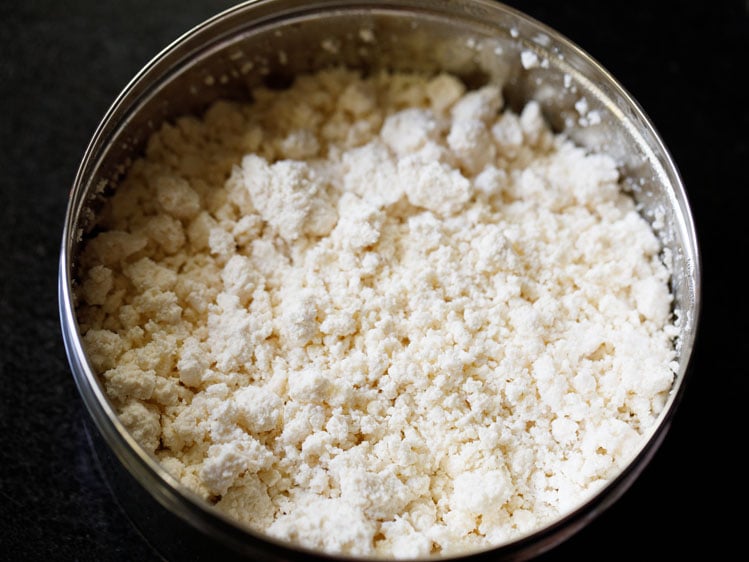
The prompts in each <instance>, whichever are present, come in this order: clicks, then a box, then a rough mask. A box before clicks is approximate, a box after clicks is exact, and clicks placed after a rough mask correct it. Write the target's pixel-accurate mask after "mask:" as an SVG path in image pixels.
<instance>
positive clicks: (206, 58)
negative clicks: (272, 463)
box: [59, 0, 700, 560]
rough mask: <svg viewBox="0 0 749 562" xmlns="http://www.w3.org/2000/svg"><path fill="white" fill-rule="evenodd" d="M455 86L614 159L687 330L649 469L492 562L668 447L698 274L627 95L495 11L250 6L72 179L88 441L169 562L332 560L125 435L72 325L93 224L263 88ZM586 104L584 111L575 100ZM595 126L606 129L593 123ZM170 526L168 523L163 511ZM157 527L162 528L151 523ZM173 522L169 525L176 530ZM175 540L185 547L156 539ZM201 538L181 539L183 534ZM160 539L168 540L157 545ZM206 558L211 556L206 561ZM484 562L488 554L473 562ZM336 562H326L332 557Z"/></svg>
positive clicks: (146, 82) (606, 501)
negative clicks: (126, 190) (130, 180)
mask: <svg viewBox="0 0 749 562" xmlns="http://www.w3.org/2000/svg"><path fill="white" fill-rule="evenodd" d="M336 65H344V66H347V67H351V68H356V69H361V70H362V71H363V72H365V73H366V72H372V71H375V70H377V69H382V68H386V69H393V70H413V71H426V72H434V71H438V70H441V71H447V72H451V73H454V74H456V75H458V76H459V77H461V78H462V79H463V80H465V81H466V82H467V83H468V84H469V85H480V84H485V83H496V84H499V85H501V87H502V90H503V94H504V96H505V99H506V101H507V103H508V104H509V106H511V107H512V108H513V109H519V108H521V107H522V106H523V105H524V104H525V103H526V102H528V101H530V100H536V101H538V102H539V103H540V105H541V107H542V110H543V113H544V116H545V117H546V118H547V119H548V121H549V122H550V123H551V125H552V127H553V129H554V130H555V131H557V132H564V133H565V134H567V135H569V136H570V137H571V138H572V139H573V140H575V141H576V142H577V143H579V144H580V145H582V146H584V147H587V148H589V149H591V150H599V151H605V152H608V153H609V154H611V155H612V156H614V157H615V158H616V159H617V161H618V163H619V165H620V168H621V172H622V176H623V177H624V178H625V189H627V190H628V191H629V192H631V193H632V195H633V196H634V197H635V198H636V200H637V201H638V203H639V204H640V207H641V211H642V213H643V215H644V216H645V217H646V218H647V219H648V220H649V222H650V223H651V224H652V225H653V227H654V229H655V230H656V232H657V234H658V236H659V237H660V239H661V241H662V243H663V246H664V252H663V258H664V260H666V261H667V263H668V264H669V265H670V267H671V269H672V272H673V277H672V290H673V294H674V297H675V300H674V310H675V311H676V313H677V314H678V317H679V328H680V333H679V336H678V338H677V349H678V354H679V369H678V373H677V377H676V381H675V383H674V386H673V389H672V391H671V394H670V397H669V399H668V401H667V403H666V406H665V408H664V410H663V412H662V413H661V416H660V418H659V420H658V423H657V424H656V425H655V426H654V427H653V428H652V429H651V430H650V433H649V434H648V435H647V436H646V438H645V439H644V440H643V445H642V448H641V450H640V454H639V455H638V456H637V458H636V459H634V461H633V462H632V463H631V464H630V465H629V466H628V467H627V468H626V469H625V470H624V471H622V473H621V474H620V475H619V476H618V477H617V478H616V479H615V480H614V481H612V482H611V483H610V484H609V485H608V486H607V487H606V488H604V489H603V490H601V492H599V493H598V494H597V495H596V496H595V497H594V498H591V499H590V500H589V501H588V502H587V503H585V504H584V505H581V507H580V508H579V509H578V510H577V511H575V512H574V513H570V514H568V515H567V516H565V517H564V518H562V519H560V520H559V521H557V522H555V523H554V524H552V525H550V526H548V527H546V528H544V529H540V530H538V531H537V532H535V533H533V534H531V535H529V536H527V537H524V538H522V539H520V540H517V541H514V542H512V543H509V544H505V545H499V546H498V547H497V548H496V549H492V551H490V552H485V553H483V555H486V556H491V557H492V559H495V560H496V559H502V558H507V559H509V558H512V559H513V560H519V559H525V558H529V557H531V556H534V555H536V554H538V553H540V552H542V551H544V550H547V549H549V548H552V547H553V546H555V545H556V544H559V542H561V541H562V540H565V539H566V538H567V537H569V536H570V535H571V534H573V533H575V532H576V531H577V530H579V529H580V528H581V527H582V526H583V525H585V524H587V522H589V521H590V519H592V518H593V517H595V516H596V515H597V514H598V513H600V512H601V511H602V510H604V509H606V508H607V507H608V506H609V505H611V503H612V502H614V501H615V500H616V499H617V498H618V497H619V496H620V495H621V494H622V493H624V492H625V491H626V489H627V488H628V487H629V485H630V484H631V483H632V482H633V481H634V479H635V478H636V477H637V475H638V474H639V473H640V472H641V470H642V469H643V468H644V466H645V465H646V464H647V462H648V461H649V459H650V458H651V457H652V455H653V454H654V452H655V450H656V449H657V447H658V445H659V444H660V442H661V441H662V439H663V438H664V436H665V434H666V431H667V429H668V426H669V423H670V419H671V417H672V415H673V413H674V410H675V409H676V407H677V405H678V402H679V399H680V396H681V394H682V390H683V386H684V381H685V378H686V374H687V371H688V366H689V361H690V356H691V353H692V348H693V345H694V340H695V337H696V333H697V324H698V317H699V306H700V266H699V255H698V246H697V239H696V233H695V229H694V225H693V222H692V218H691V214H690V209H689V205H688V202H687V198H686V194H685V191H684V187H683V185H682V183H681V179H680V177H679V174H678V171H677V169H676V166H675V165H674V163H673V162H672V160H671V157H670V156H669V153H668V150H667V149H666V147H665V146H664V145H663V143H662V142H661V140H660V138H659V136H658V134H657V132H656V131H655V129H654V127H653V126H652V124H651V123H650V121H649V120H648V118H647V117H646V115H645V113H644V112H643V111H642V109H641V108H640V107H639V105H638V104H637V102H636V101H634V100H633V99H632V98H631V97H630V96H629V95H628V94H627V92H626V91H625V90H624V89H623V88H622V87H621V86H620V85H619V84H618V83H617V81H616V80H615V78H613V77H612V76H610V75H609V74H608V73H607V72H606V70H605V69H603V68H602V67H601V66H600V65H599V64H597V63H596V61H595V60H594V59H592V58H591V57H590V56H588V55H587V54H586V53H584V52H583V51H581V50H580V49H579V48H578V47H576V46H575V45H574V44H573V43H571V42H570V41H568V40H567V39H566V38H564V37H562V36H561V35H560V34H559V33H557V32H555V31H554V30H552V29H550V28H548V27H546V26H545V25H543V24H541V23H539V22H537V21H534V20H532V19H530V18H528V17H527V16H525V15H524V14H522V13H519V12H517V11H515V10H513V9H510V8H508V7H505V6H503V5H502V4H499V3H496V2H489V1H486V0H475V1H461V2H436V1H426V0H407V1H397V2H396V1H392V0H390V1H385V2H376V3H375V2H367V1H360V0H348V1H343V0H341V1H335V0H314V1H310V2H304V3H299V2H293V1H288V0H265V1H257V2H247V3H243V4H239V5H237V6H236V7H234V8H232V9H230V10H228V11H226V12H223V13H221V14H218V15H217V16H215V17H214V18H212V19H210V20H208V21H206V22H205V23H204V24H202V25H200V26H198V27H196V28H195V29H193V30H191V31H190V32H188V33H186V34H185V35H183V36H182V37H181V38H179V39H178V40H176V41H175V42H174V43H173V44H172V45H170V46H169V47H168V48H166V49H165V50H164V51H162V52H161V53H160V54H158V55H157V56H156V57H155V58H154V59H153V60H152V61H151V62H150V63H149V64H148V65H147V66H146V67H145V68H143V70H142V71H141V72H140V73H139V74H138V75H137V76H135V78H134V79H133V80H132V81H131V82H130V83H129V84H128V86H127V87H126V88H125V89H124V90H123V91H122V93H121V94H120V96H119V97H118V98H117V99H116V100H115V102H114V103H113V105H112V106H111V108H110V110H109V111H108V113H107V114H106V115H105V116H104V118H103V119H102V121H101V123H100V125H99V128H98V129H97V131H96V132H95V134H94V136H93V138H92V140H91V142H90V145H89V147H88V149H87V151H86V153H85V154H84V156H83V159H82V162H81V164H80V168H79V171H78V174H77V176H76V178H75V182H74V185H73V189H72V192H71V197H70V200H69V206H68V211H67V216H66V222H65V228H64V233H63V241H62V249H61V255H60V277H59V297H60V317H61V323H62V327H63V336H64V340H65V345H66V350H67V353H68V358H69V361H70V365H71V368H72V372H73V375H74V378H75V381H76V384H77V386H78V389H79V392H80V394H81V396H82V399H83V401H84V403H85V406H86V408H87V410H88V413H89V414H90V418H91V420H90V421H91V422H92V423H91V430H92V434H93V437H92V441H93V442H94V449H95V450H96V451H97V452H98V454H99V458H100V460H101V464H102V468H103V470H104V472H105V473H106V474H107V475H108V476H109V477H110V481H111V482H112V488H113V491H114V492H115V494H116V495H118V496H119V497H120V499H121V501H122V504H123V506H124V507H125V508H126V511H128V512H129V513H130V514H131V516H132V517H133V519H134V521H135V523H136V525H137V526H138V527H139V528H140V530H141V532H142V533H143V534H144V535H145V536H146V537H147V538H149V539H150V540H151V542H152V543H153V544H154V546H155V547H156V548H157V549H158V550H160V551H161V552H162V553H163V554H164V555H165V556H166V557H167V558H172V557H174V558H177V557H180V558H185V556H186V555H189V556H187V558H188V559H189V558H198V559H199V558H200V556H199V554H201V553H203V554H205V555H206V556H208V555H209V554H210V553H211V552H213V553H216V552H217V550H220V551H222V552H224V554H226V556H227V557H236V558H238V559H241V558H246V559H249V558H252V559H258V558H265V559H279V560H280V559H294V558H297V557H300V556H305V557H307V559H308V558H309V557H310V556H312V557H319V558H324V557H323V556H322V555H321V554H320V553H311V552H305V551H304V550H303V549H299V548H293V547H291V546H289V545H284V544H280V543H278V542H275V541H273V540H271V539H268V538H267V537H264V536H262V535H261V534H259V533H256V532H254V531H252V530H250V529H246V528H243V527H241V525H238V524H236V523H234V522H232V521H229V520H228V519H226V518H225V517H224V516H222V515H221V514H219V513H217V512H216V511H214V510H213V508H211V507H210V506H209V505H207V504H206V503H205V502H203V501H202V500H200V499H199V498H197V497H194V496H193V495H192V494H191V493H190V492H188V491H186V490H185V489H184V488H183V487H182V486H181V485H180V484H179V483H178V482H177V481H175V480H174V479H173V478H172V477H170V476H169V475H168V474H167V473H166V472H165V471H164V470H163V469H161V468H160V466H159V465H158V463H157V462H156V461H155V460H154V459H153V458H152V457H150V456H149V455H148V454H146V453H145V452H144V451H143V450H141V449H140V447H139V446H138V445H137V443H136V442H135V441H134V440H133V438H132V437H131V436H130V435H129V434H128V432H127V431H126V429H125V428H124V427H123V426H122V424H121V423H120V422H119V421H118V420H117V416H116V414H115V412H114V410H113V408H112V406H111V405H110V403H109V401H108V399H107V398H106V394H105V392H104V389H103V387H102V385H101V383H100V381H99V380H98V378H97V376H96V375H95V374H94V372H93V370H92V368H91V366H90V364H89V362H88V360H87V358H86V355H85V352H84V350H83V346H82V343H81V338H80V334H79V331H78V327H77V323H76V314H75V301H74V290H73V288H74V286H75V283H76V275H77V272H76V255H77V252H78V248H79V246H80V244H81V242H82V241H84V240H85V238H86V236H87V234H88V233H89V231H90V230H91V229H92V228H93V227H94V225H95V219H96V213H97V209H98V208H99V207H100V205H101V204H102V202H103V201H104V200H105V198H106V197H107V195H108V194H109V193H110V192H111V191H112V190H114V189H116V186H117V183H118V181H119V179H120V178H121V177H122V175H123V173H124V172H125V171H126V170H127V166H128V164H129V163H130V162H132V161H133V159H135V158H137V157H138V156H139V154H140V153H141V151H142V149H143V147H144V144H145V142H146V140H147V138H148V136H149V135H150V134H151V133H152V132H153V131H155V130H156V129H158V128H159V127H160V125H161V124H162V123H164V122H166V121H169V120H172V119H174V118H176V117H178V116H181V115H184V114H200V113H201V112H202V111H204V110H205V109H206V107H207V106H208V105H209V104H210V103H211V102H213V101H215V100H216V99H218V98H228V99H235V100H242V101H250V100H249V92H250V91H251V90H252V89H253V88H254V87H256V86H258V85H261V84H263V85H270V86H273V87H283V86H284V85H286V84H288V83H289V82H290V81H291V80H292V79H293V77H294V76H295V75H297V74H299V73H304V72H311V71H314V70H317V69H320V68H323V67H327V66H336ZM583 99H584V100H585V103H584V104H580V103H579V102H580V100H583ZM592 115H595V116H596V117H595V119H592V118H589V117H590V116H592ZM159 510H161V511H159ZM156 515H158V516H156ZM167 521H168V522H169V523H168V524H167V523H166V522H167ZM165 526H166V528H169V529H170V530H172V531H173V532H172V531H170V532H169V536H170V537H172V538H174V537H178V536H181V537H182V538H180V539H178V540H171V541H165V540H163V539H157V538H156V537H157V536H158V534H159V533H158V531H159V529H160V527H161V530H162V531H163V529H164V528H165ZM181 526H184V528H185V529H191V530H194V531H195V533H194V535H193V534H192V533H188V534H185V532H184V529H182V531H181V532H180V531H179V529H180V527H181ZM154 532H156V533H157V534H154ZM203 547H205V548H203ZM476 556H482V553H476ZM328 558H329V557H328Z"/></svg>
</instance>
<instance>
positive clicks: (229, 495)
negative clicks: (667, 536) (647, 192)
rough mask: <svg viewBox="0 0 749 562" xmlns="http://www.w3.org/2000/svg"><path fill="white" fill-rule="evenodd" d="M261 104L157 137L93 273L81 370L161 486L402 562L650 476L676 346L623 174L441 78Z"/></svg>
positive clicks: (282, 528)
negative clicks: (629, 473) (643, 467)
mask: <svg viewBox="0 0 749 562" xmlns="http://www.w3.org/2000/svg"><path fill="white" fill-rule="evenodd" d="M331 48H332V47H331ZM530 54H532V53H529V55H527V56H526V57H525V58H526V59H527V60H525V61H524V64H526V65H532V64H534V63H535V61H533V60H531V57H530ZM253 99H254V100H255V101H254V102H253V104H252V105H239V104H236V103H230V102H218V103H216V104H215V105H214V106H212V107H211V108H210V109H209V110H208V112H207V113H206V114H205V115H204V116H202V117H201V118H197V117H184V118H181V119H179V120H177V121H176V122H174V123H172V124H167V125H164V126H163V127H162V128H161V129H160V130H159V131H158V132H157V133H156V134H154V135H153V137H152V138H151V139H150V141H149V143H148V146H147V150H146V154H145V156H144V157H143V158H142V159H140V160H138V161H136V162H135V163H134V164H133V166H132V167H131V168H130V170H129V173H128V175H127V177H126V178H125V180H124V181H123V182H122V184H121V185H120V186H119V188H118V189H117V190H116V192H115V194H114V195H113V196H112V198H111V200H110V201H109V203H108V205H107V206H106V208H105V209H104V210H103V211H102V213H101V217H100V221H99V224H98V228H97V232H98V234H96V236H95V237H93V238H92V239H91V240H90V241H89V242H88V243H87V245H86V247H85V249H84V251H83V252H82V255H81V257H80V258H81V259H80V263H81V279H80V284H79V286H78V289H77V297H78V300H79V309H78V310H79V321H80V326H81V329H82V333H83V339H84V343H85V346H86V349H87V352H88V357H89V359H90V361H91V364H92V366H93V368H94V369H95V370H96V371H97V372H98V374H99V375H100V376H101V379H102V381H103V384H104V387H105V389H106V391H107V393H108V395H109V397H110V399H111V400H112V402H113V404H114V406H115V407H116V409H117V411H118V413H119V415H120V417H121V420H122V422H123V424H124V425H125V426H126V427H127V428H128V429H129V430H130V431H131V432H132V433H133V435H134V437H135V438H136V439H137V440H138V441H139V442H140V444H141V445H142V446H143V447H144V448H146V449H147V450H148V451H149V452H151V453H153V454H154V455H155V456H156V458H158V459H159V460H160V461H161V462H162V463H163V466H164V467H165V468H166V469H167V470H168V471H169V472H170V473H171V474H173V475H174V476H175V477H176V478H178V479H179V480H180V481H181V482H182V483H183V484H184V485H185V486H186V487H188V488H189V489H191V490H193V491H195V492H196V493H198V494H200V495H201V496H202V497H204V498H206V500H208V501H210V502H212V503H213V504H214V505H215V506H216V508H217V509H219V510H221V511H222V512H224V513H226V514H228V515H229V516H231V517H233V518H235V519H236V520H238V521H240V522H242V523H244V524H247V525H249V526H251V527H253V528H255V529H257V530H260V531H262V532H265V533H267V534H269V535H272V536H274V537H276V538H279V539H283V540H288V541H291V542H292V543H295V544H301V545H304V546H306V547H310V548H314V549H320V550H323V551H326V552H330V553H342V554H348V555H366V556H383V557H395V558H405V557H419V556H422V557H423V556H430V555H451V554H458V553H464V552H470V551H472V550H474V549H479V548H486V547H489V546H493V545H498V544H500V543H502V542H505V541H508V540H511V539H513V538H515V537H518V536H520V535H522V534H524V533H527V532H529V531H532V530H534V529H537V528H538V527H539V526H542V525H544V524H547V523H549V522H551V521H553V520H555V518H558V517H559V516H560V514H564V513H565V512H567V511H568V510H570V509H572V508H574V507H575V506H577V505H579V504H580V503H581V502H582V501H584V500H585V499H586V498H588V497H589V496H590V495H591V494H592V493H594V492H595V491H597V490H599V489H600V488H601V486H602V485H604V484H605V483H606V482H607V481H609V480H610V479H611V478H612V477H613V476H615V475H616V474H617V473H618V471H619V470H620V469H621V468H622V467H623V466H624V465H625V464H626V463H627V462H629V461H630V460H632V458H633V455H634V454H635V453H636V451H637V450H638V447H639V446H641V443H642V439H643V434H644V433H645V432H647V430H648V428H650V427H651V426H652V425H653V423H654V422H655V420H656V418H657V416H658V414H659V412H660V411H661V410H662V408H663V406H664V403H665V400H666V398H667V396H668V393H669V390H670V388H671V385H672V382H673V379H674V372H673V365H674V364H675V363H674V359H675V351H674V346H673V339H674V337H675V335H676V330H675V327H674V318H673V313H672V312H671V304H672V303H671V301H672V295H671V293H670V291H669V285H668V283H669V271H668V270H667V268H666V267H665V266H664V265H663V263H662V262H661V260H660V259H659V255H660V253H661V246H660V243H659V241H658V239H657V237H656V236H655V235H654V233H653V231H652V229H651V228H650V226H649V225H648V223H647V222H646V221H645V220H644V219H643V218H642V217H641V216H640V215H639V214H638V212H637V209H636V206H635V203H634V201H633V200H632V199H631V198H630V197H629V196H627V195H625V194H624V193H623V192H622V190H621V189H620V184H619V180H620V178H619V173H618V171H617V167H616V162H615V161H614V160H613V159H612V158H610V157H609V156H607V155H605V154H591V153H588V152H586V151H585V150H584V149H582V148H580V147H577V146H575V145H574V144H572V143H571V142H570V141H569V140H568V139H567V138H565V137H564V136H561V135H555V134H553V133H552V131H551V130H550V129H549V128H548V127H547V125H546V124H545V122H544V119H543V117H542V115H541V112H540V110H539V106H538V105H537V104H536V103H535V102H530V103H528V105H527V106H526V107H525V108H524V109H523V110H522V112H521V113H520V114H516V113H513V112H511V111H509V110H503V107H504V102H503V99H502V95H501V90H500V89H499V88H497V87H496V86H484V87H482V88H479V89H476V90H470V91H469V90H467V89H466V88H465V86H464V85H463V84H462V83H461V82H460V81H459V80H457V79H456V78H455V77H453V76H449V75H446V74H442V75H438V76H430V77H427V76H420V75H410V74H390V73H384V72H383V73H381V74H375V75H372V76H369V77H366V78H364V77H361V76H360V75H358V74H356V73H353V72H350V71H346V70H341V69H337V70H327V71H324V72H320V73H317V74H314V75H305V76H299V77H298V78H297V80H296V81H295V82H294V84H293V85H292V86H291V87H290V88H288V89H286V90H280V91H272V90H268V89H263V88H259V89H257V90H256V91H255V92H253Z"/></svg>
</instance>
